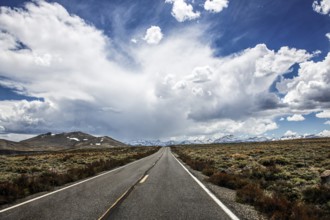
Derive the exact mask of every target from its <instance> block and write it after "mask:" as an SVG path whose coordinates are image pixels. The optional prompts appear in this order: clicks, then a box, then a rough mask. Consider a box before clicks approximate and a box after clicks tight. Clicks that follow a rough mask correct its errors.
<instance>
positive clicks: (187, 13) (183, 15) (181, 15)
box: [165, 0, 200, 22]
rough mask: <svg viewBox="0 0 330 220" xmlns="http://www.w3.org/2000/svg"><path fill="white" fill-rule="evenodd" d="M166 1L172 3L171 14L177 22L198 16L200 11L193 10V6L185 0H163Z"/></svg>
mask: <svg viewBox="0 0 330 220" xmlns="http://www.w3.org/2000/svg"><path fill="white" fill-rule="evenodd" d="M165 2H166V3H172V4H173V8H172V13H171V14H172V16H173V17H174V18H175V19H176V20H177V21H178V22H184V21H186V20H194V19H196V18H199V17H200V12H199V11H196V12H194V8H193V6H192V5H191V4H187V3H186V2H185V0H165Z"/></svg>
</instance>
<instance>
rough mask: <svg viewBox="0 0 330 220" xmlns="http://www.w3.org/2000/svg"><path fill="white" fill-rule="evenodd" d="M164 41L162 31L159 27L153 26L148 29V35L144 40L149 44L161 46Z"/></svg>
mask: <svg viewBox="0 0 330 220" xmlns="http://www.w3.org/2000/svg"><path fill="white" fill-rule="evenodd" d="M162 39H163V34H162V30H161V29H160V27H158V26H151V27H150V28H148V29H147V31H146V35H145V36H144V38H143V40H145V41H146V42H147V43H148V44H159V42H160V41H161V40H162Z"/></svg>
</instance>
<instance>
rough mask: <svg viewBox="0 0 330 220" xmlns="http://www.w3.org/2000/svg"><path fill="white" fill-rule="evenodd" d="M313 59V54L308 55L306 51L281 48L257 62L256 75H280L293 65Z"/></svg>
mask: <svg viewBox="0 0 330 220" xmlns="http://www.w3.org/2000/svg"><path fill="white" fill-rule="evenodd" d="M312 57H313V54H309V53H307V51H306V50H297V49H294V48H292V49H290V48H288V47H281V49H280V50H279V51H278V52H277V53H275V52H274V51H272V52H270V53H268V54H267V55H265V56H264V57H263V58H262V59H259V60H258V61H257V63H256V69H257V70H256V72H255V75H256V76H257V77H262V76H267V75H280V74H283V73H285V72H286V71H288V70H289V69H290V67H291V65H292V63H302V62H304V61H306V60H308V59H310V58H312Z"/></svg>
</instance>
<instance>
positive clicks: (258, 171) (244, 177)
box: [172, 139, 330, 220]
mask: <svg viewBox="0 0 330 220" xmlns="http://www.w3.org/2000/svg"><path fill="white" fill-rule="evenodd" d="M172 150H173V152H175V153H176V154H177V155H178V156H179V157H180V159H181V160H183V161H184V162H185V163H186V164H187V165H189V166H190V167H191V168H192V169H195V170H198V171H201V172H202V173H203V174H205V175H207V176H208V179H207V180H208V181H210V182H211V183H213V184H216V185H219V186H222V187H226V188H230V189H233V190H236V200H237V201H238V202H240V203H246V204H250V205H253V206H255V208H256V209H257V210H259V211H260V212H262V213H264V214H265V216H267V217H268V218H269V219H302V220H304V219H330V183H329V182H327V181H329V178H328V179H327V180H326V181H324V180H323V181H321V174H322V173H324V171H326V170H330V139H309V140H307V139H305V140H290V141H277V142H264V143H237V144H212V145H195V146H176V147H172Z"/></svg>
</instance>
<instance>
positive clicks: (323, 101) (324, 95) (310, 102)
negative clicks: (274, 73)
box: [277, 53, 330, 111]
mask: <svg viewBox="0 0 330 220" xmlns="http://www.w3.org/2000/svg"><path fill="white" fill-rule="evenodd" d="M277 88H278V89H279V91H280V92H281V93H283V94H285V96H284V98H283V101H284V103H286V104H289V105H290V106H291V107H292V108H296V109H305V110H306V109H310V110H311V111H312V110H319V109H327V108H329V107H330V53H328V55H327V56H326V57H325V58H324V60H323V61H319V62H314V61H308V62H303V63H301V64H300V68H299V71H298V76H297V77H294V78H293V79H283V80H282V81H281V82H279V83H277Z"/></svg>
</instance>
